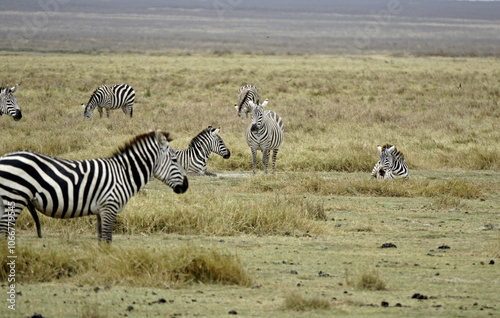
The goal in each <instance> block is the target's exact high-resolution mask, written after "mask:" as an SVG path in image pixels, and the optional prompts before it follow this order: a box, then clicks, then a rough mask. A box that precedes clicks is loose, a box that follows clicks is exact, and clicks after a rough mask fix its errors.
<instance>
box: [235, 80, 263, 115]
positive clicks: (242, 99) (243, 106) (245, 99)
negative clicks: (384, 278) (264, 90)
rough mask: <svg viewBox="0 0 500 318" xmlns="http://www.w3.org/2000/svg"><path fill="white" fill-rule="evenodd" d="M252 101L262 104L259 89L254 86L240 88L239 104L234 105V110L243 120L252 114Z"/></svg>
mask: <svg viewBox="0 0 500 318" xmlns="http://www.w3.org/2000/svg"><path fill="white" fill-rule="evenodd" d="M250 101H252V102H253V103H254V104H260V95H259V90H258V89H257V87H255V86H253V85H245V86H242V87H240V89H239V90H238V103H237V104H235V105H234V108H235V109H236V111H237V112H238V116H240V117H241V118H243V119H244V118H248V113H249V112H250V107H249V104H248V103H249V102H250Z"/></svg>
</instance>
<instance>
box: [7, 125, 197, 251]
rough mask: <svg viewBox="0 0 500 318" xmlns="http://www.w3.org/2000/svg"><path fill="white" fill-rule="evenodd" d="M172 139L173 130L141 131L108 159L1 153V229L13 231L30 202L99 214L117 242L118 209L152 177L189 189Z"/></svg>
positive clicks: (61, 211) (69, 212) (46, 210)
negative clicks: (114, 232)
mask: <svg viewBox="0 0 500 318" xmlns="http://www.w3.org/2000/svg"><path fill="white" fill-rule="evenodd" d="M169 141H171V139H170V137H169V134H168V133H164V132H161V131H159V130H158V131H156V132H154V131H153V132H149V133H146V134H142V135H138V136H136V137H135V138H133V139H132V140H131V141H130V142H128V143H127V144H125V146H123V147H121V148H120V149H119V150H118V151H117V152H116V153H115V154H114V155H113V156H112V157H109V158H104V159H91V160H66V159H59V158H54V157H50V156H46V155H43V154H38V153H35V152H30V151H17V152H12V153H9V154H6V155H4V156H2V157H0V197H1V199H2V202H0V234H3V235H6V234H7V233H9V232H11V229H12V228H14V226H15V222H16V220H17V218H18V216H19V214H20V213H21V211H22V210H23V208H24V207H25V206H28V209H29V210H30V212H32V213H33V211H32V209H33V210H34V209H36V210H38V211H40V212H42V213H43V214H45V215H48V216H50V217H53V218H74V217H80V216H86V215H93V214H95V215H96V216H97V234H98V238H99V240H104V241H107V242H111V240H112V232H113V226H114V223H115V219H116V215H117V214H118V213H119V212H120V211H122V210H123V208H124V207H125V205H126V203H127V202H128V201H129V199H130V198H131V197H132V196H133V195H134V194H136V193H137V192H138V191H139V190H140V189H141V188H142V187H143V186H144V185H145V184H146V183H147V182H148V181H149V180H150V179H152V178H153V177H155V178H157V179H159V180H161V181H163V182H164V183H166V184H167V185H168V186H170V187H171V188H172V189H173V190H174V192H175V193H184V192H185V191H186V190H187V188H188V180H187V177H186V175H185V172H184V170H183V169H182V168H181V167H180V166H179V164H178V162H177V156H176V155H175V152H174V150H173V149H172V148H171V147H170V144H169ZM35 215H36V214H35ZM36 221H37V217H35V222H36ZM37 230H39V222H38V225H37ZM40 234H41V233H40V231H39V236H40Z"/></svg>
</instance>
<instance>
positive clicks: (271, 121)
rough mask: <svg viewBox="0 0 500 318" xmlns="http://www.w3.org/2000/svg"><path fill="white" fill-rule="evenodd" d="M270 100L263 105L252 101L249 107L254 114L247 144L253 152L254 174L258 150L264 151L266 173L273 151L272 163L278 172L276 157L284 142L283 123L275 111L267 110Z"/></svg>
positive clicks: (263, 159) (247, 133) (247, 134)
mask: <svg viewBox="0 0 500 318" xmlns="http://www.w3.org/2000/svg"><path fill="white" fill-rule="evenodd" d="M267 103H268V100H267V99H266V100H265V101H264V103H262V105H258V104H255V103H254V102H252V101H250V102H249V106H250V110H251V113H252V123H251V124H250V125H249V126H248V128H247V132H246V140H247V144H248V146H249V147H250V150H251V151H252V163H253V173H254V174H255V166H256V162H257V150H261V151H262V164H263V166H264V172H265V173H267V168H268V165H269V153H270V151H271V150H272V151H273V157H272V163H273V172H274V171H275V170H276V156H277V155H278V150H279V147H280V145H281V143H282V142H283V121H282V120H281V117H280V116H279V115H278V114H276V113H275V112H273V111H270V110H266V111H264V107H266V105H267Z"/></svg>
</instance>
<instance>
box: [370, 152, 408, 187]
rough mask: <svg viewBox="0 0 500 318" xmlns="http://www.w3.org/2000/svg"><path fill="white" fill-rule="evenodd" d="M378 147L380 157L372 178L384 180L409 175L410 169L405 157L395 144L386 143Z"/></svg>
mask: <svg viewBox="0 0 500 318" xmlns="http://www.w3.org/2000/svg"><path fill="white" fill-rule="evenodd" d="M377 149H378V151H379V152H380V157H379V160H378V162H377V163H376V164H375V167H373V170H372V173H371V176H372V178H375V179H378V180H383V179H395V178H406V177H408V172H409V169H408V165H407V164H406V162H405V157H404V155H403V154H402V153H401V152H399V151H398V149H397V148H396V147H395V146H393V145H389V144H385V145H383V146H378V147H377Z"/></svg>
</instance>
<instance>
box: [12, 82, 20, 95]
mask: <svg viewBox="0 0 500 318" xmlns="http://www.w3.org/2000/svg"><path fill="white" fill-rule="evenodd" d="M18 86H19V84H16V86H13V87H11V88H10V92H11V93H14V92H15V91H16V90H17V87H18Z"/></svg>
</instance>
